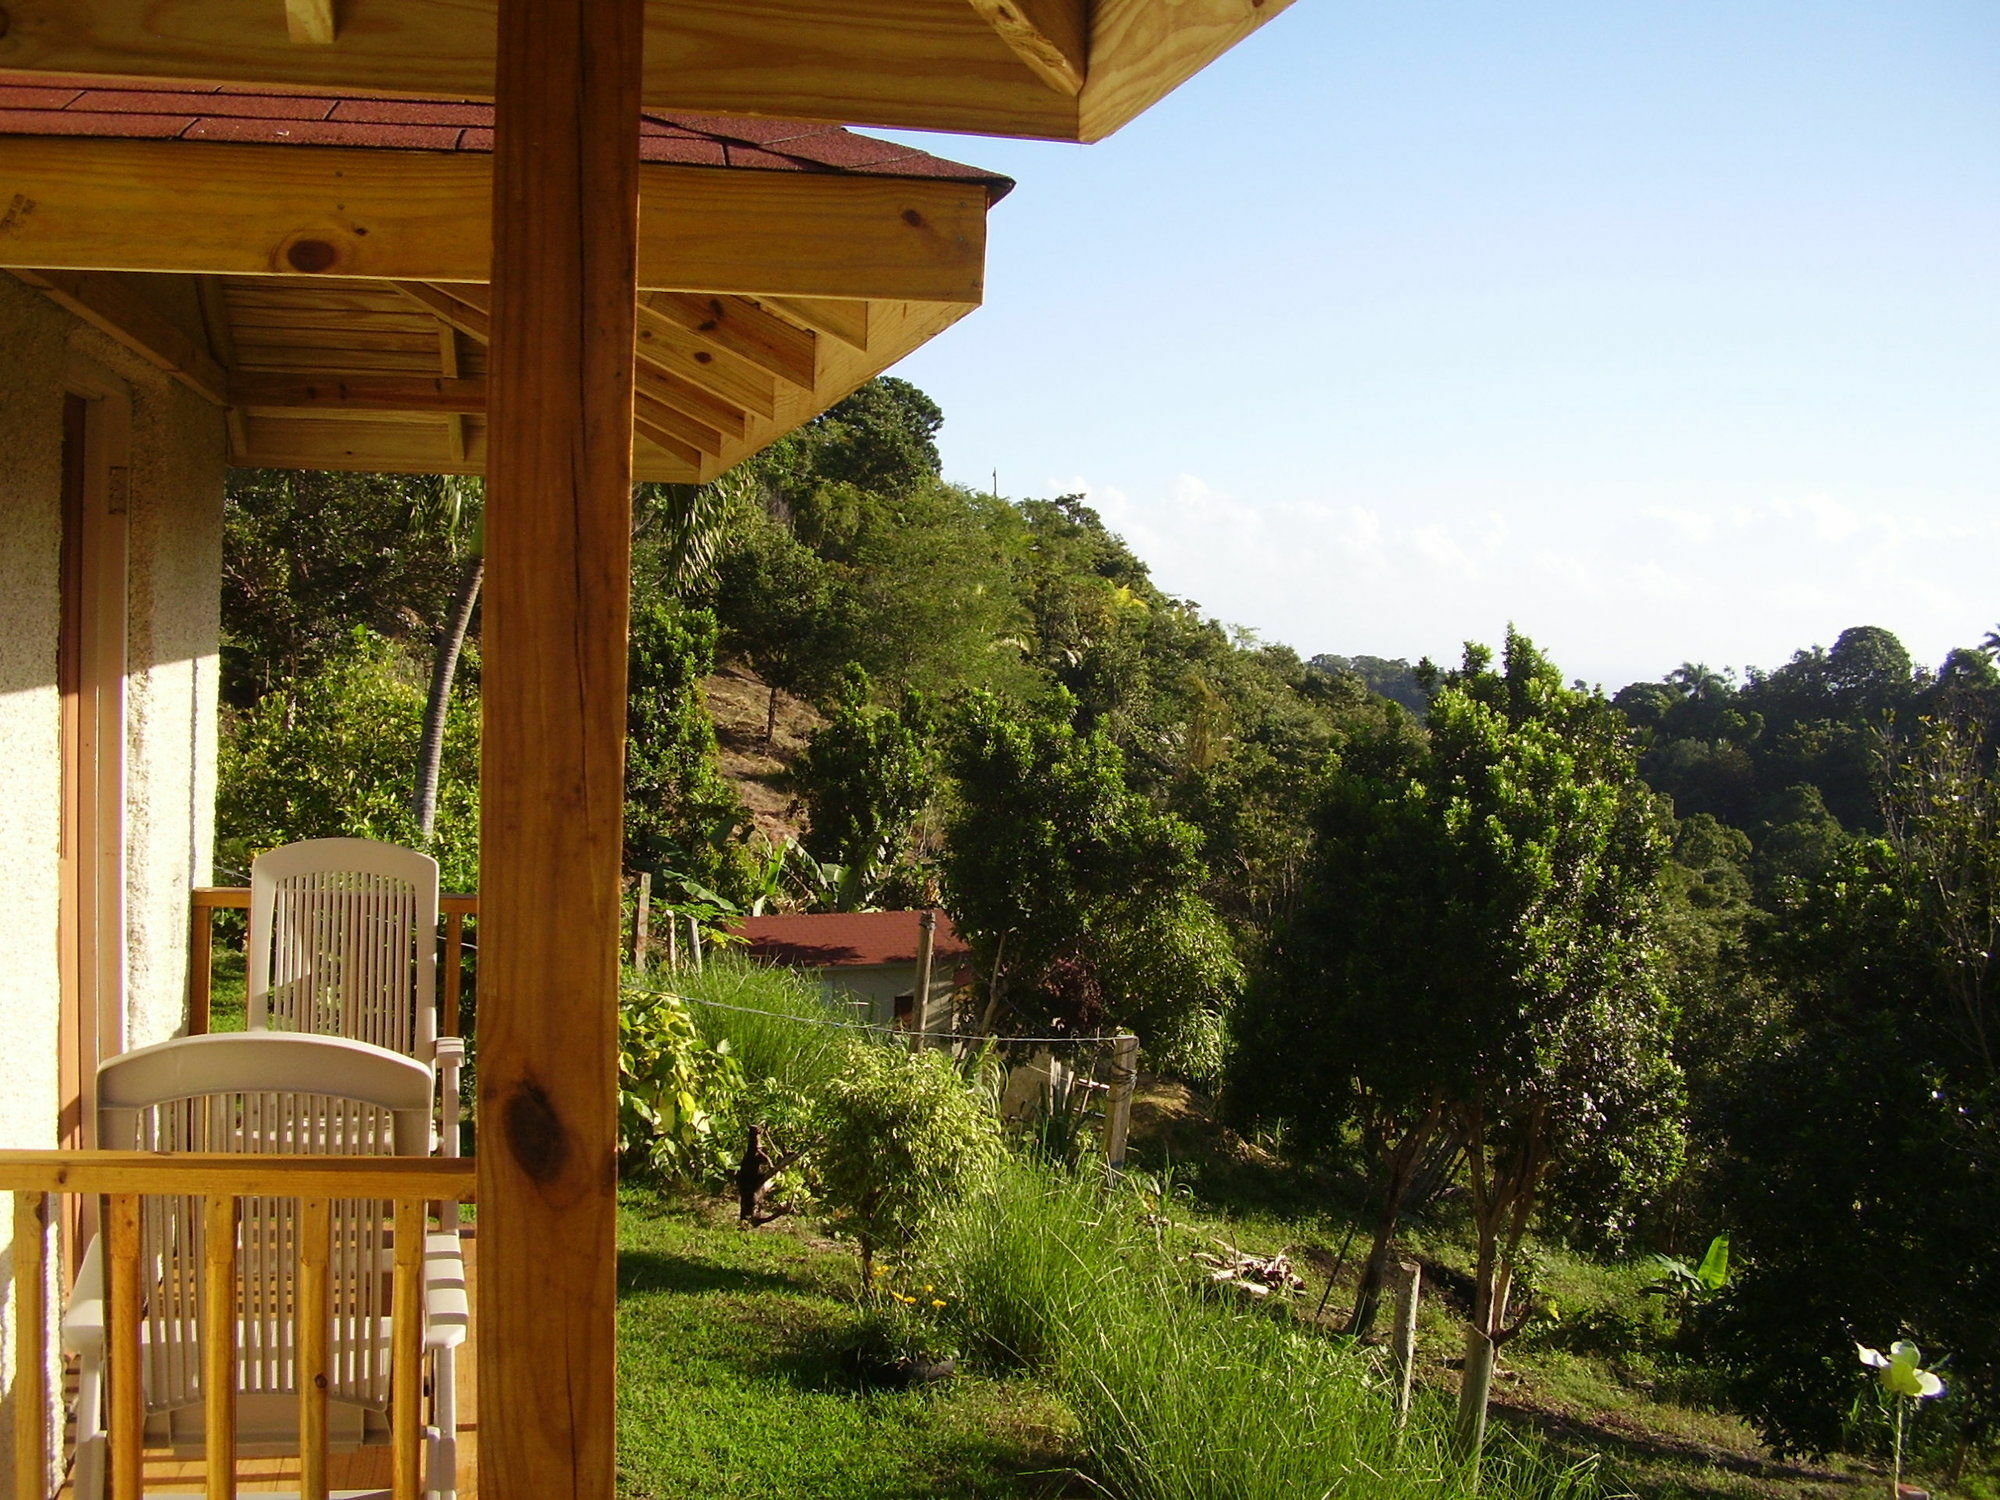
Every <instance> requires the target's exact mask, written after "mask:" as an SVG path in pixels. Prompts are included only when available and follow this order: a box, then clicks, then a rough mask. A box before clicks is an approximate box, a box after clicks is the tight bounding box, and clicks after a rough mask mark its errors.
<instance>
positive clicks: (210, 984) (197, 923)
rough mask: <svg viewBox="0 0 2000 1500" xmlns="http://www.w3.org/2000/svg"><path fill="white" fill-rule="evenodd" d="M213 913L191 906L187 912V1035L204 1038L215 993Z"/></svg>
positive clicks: (198, 906) (209, 910)
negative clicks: (211, 1001)
mask: <svg viewBox="0 0 2000 1500" xmlns="http://www.w3.org/2000/svg"><path fill="white" fill-rule="evenodd" d="M214 941H215V909H214V908H213V907H209V906H204V905H202V904H201V903H200V902H198V901H197V902H196V903H194V905H192V906H191V907H190V908H189V909H188V1035H189V1036H207V1035H208V1025H209V1008H210V1000H211V997H212V996H213V995H214V992H215V960H214V955H213V947H214Z"/></svg>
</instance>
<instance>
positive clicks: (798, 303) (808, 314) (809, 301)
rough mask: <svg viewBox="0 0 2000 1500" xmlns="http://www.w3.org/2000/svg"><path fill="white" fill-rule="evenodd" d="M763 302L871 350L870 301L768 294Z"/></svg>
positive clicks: (853, 345)
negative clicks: (869, 328) (869, 347)
mask: <svg viewBox="0 0 2000 1500" xmlns="http://www.w3.org/2000/svg"><path fill="white" fill-rule="evenodd" d="M764 305H765V306H767V307H770V308H774V309H776V310H777V311H778V312H781V313H783V314H784V315H785V316H786V317H788V318H791V319H793V320H795V321H797V322H800V323H803V324H805V326H806V327H808V328H811V329H814V330H816V331H817V332H820V333H824V334H826V335H828V336H829V337H831V338H836V339H839V340H840V341H841V342H842V343H843V344H846V345H848V346H849V347H850V348H854V349H859V350H861V351H862V352H863V353H866V352H867V350H868V304H867V303H866V302H855V301H847V300H843V299H840V298H835V297H767V298H765V299H764Z"/></svg>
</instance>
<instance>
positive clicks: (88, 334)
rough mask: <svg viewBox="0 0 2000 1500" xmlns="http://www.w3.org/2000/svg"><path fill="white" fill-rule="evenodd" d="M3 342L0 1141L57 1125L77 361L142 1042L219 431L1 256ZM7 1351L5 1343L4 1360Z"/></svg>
mask: <svg viewBox="0 0 2000 1500" xmlns="http://www.w3.org/2000/svg"><path fill="white" fill-rule="evenodd" d="M173 295H180V294H179V293H174V294H173ZM168 308H169V310H170V311H180V309H175V308H173V307H172V305H171V303H170V304H168ZM0 351H4V355H5V357H4V358H0V893H4V900H5V903H6V905H5V910H4V915H3V916H0V1039H4V1045H5V1061H4V1067H0V1146H6V1147H31V1148H32V1147H49V1146H53V1145H54V1144H55V1143H56V1108H57V1093H58V1064H57V1038H58V1026H59V990H58V975H57V959H56V920H57V900H58V885H57V882H58V863H57V858H58V849H57V840H58V837H59V829H60V810H61V809H60V804H61V753H60V751H61V745H60V729H61V726H60V705H59V702H58V699H57V693H56V678H55V668H56V637H57V630H58V623H59V607H58V598H57V581H58V580H57V573H58V563H59V559H60V554H61V545H62V520H61V458H62V399H63V391H64V382H65V377H66V371H67V369H68V368H69V365H70V361H71V360H72V358H73V357H77V356H81V357H83V358H85V359H87V360H89V361H92V362H94V363H95V365H97V366H98V367H99V368H101V369H102V370H103V371H104V372H105V373H106V374H107V375H109V376H111V377H113V378H115V379H117V380H119V381H122V382H123V383H124V384H125V385H126V386H127V387H128V388H129V390H130V393H131V402H132V446H131V453H130V464H129V479H128V485H129V500H128V507H129V509H128V515H129V521H128V525H129V539H128V556H129V571H130V585H131V586H130V595H129V621H130V625H129V633H128V643H127V682H126V724H127V733H126V799H125V800H126V808H125V820H126V944H127V959H128V965H127V979H126V1001H127V1005H126V1017H127V1020H126V1027H127V1035H128V1039H129V1042H130V1044H131V1045H134V1046H137V1045H142V1044H144V1043H147V1042H154V1041H159V1040H161V1039H163V1038H165V1037H167V1036H170V1035H172V1034H173V1033H174V1032H175V1031H176V1030H177V1029H178V1028H179V1026H180V1025H181V1021H182V1015H183V1008H184V1007H183V1000H184V994H185V982H186V967H187V921H188V918H187V911H188V890H189V888H190V887H191V886H193V885H195V884H198V883H205V882H206V880H207V876H208V852H209V842H210V837H211V829H212V826H213V805H214V793H215V739H216V650H217V641H218V635H219V622H218V609H219V602H220V582H221V548H222V543H221V537H222V483H223V470H224V463H225V446H224V436H223V423H222V415H221V413H220V412H219V411H218V410H217V409H216V408H215V407H213V406H211V405H209V404H208V403H207V402H205V401H203V400H201V399H200V398H199V397H197V396H195V395H194V394H193V393H192V392H189V391H188V390H186V389H185V388H184V387H182V386H181V385H179V384H178V383H177V382H175V381H173V380H171V379H169V378H168V377H167V376H165V375H164V374H163V373H162V372H160V371H159V370H157V369H155V368H154V367H153V366H151V365H149V364H146V363H145V362H143V361H141V360H139V359H137V358H136V357H134V356H133V355H131V354H129V353H128V352H127V351H126V350H124V349H123V348H121V347H120V346H118V345H117V344H115V343H114V342H112V341H111V340H110V339H108V338H106V337H104V336H103V335H102V334H100V333H98V332H97V331H96V330H95V329H92V328H89V327H87V326H86V325H84V324H83V323H82V322H80V321H79V320H77V319H75V318H73V317H71V316H70V315H69V314H68V313H66V312H63V311H62V310H60V309H58V308H56V307H55V306H53V305H52V304H51V303H49V302H48V301H47V300H45V299H44V298H42V297H41V296H40V295H39V294H38V293H35V292H33V291H30V290H29V289H28V288H26V287H24V286H22V285H21V284H20V283H19V282H17V281H15V280H14V279H13V278H12V277H10V276H7V275H5V274H3V273H0ZM11 1234H12V1220H11V1215H10V1216H8V1217H7V1218H6V1219H5V1220H4V1221H0V1246H4V1247H5V1251H4V1253H3V1254H0V1350H11V1348H12V1346H13V1326H12V1325H13V1322H14V1317H15V1307H14V1305H13V1298H12V1293H11V1286H12V1280H11V1278H12V1274H13V1246H12V1242H11ZM9 1358H10V1356H9V1355H8V1354H6V1353H0V1362H4V1361H6V1360H8V1359H9ZM12 1374H13V1372H12V1370H11V1368H10V1367H9V1366H8V1365H7V1364H5V1363H0V1378H3V1379H4V1382H5V1390H6V1399H4V1400H0V1474H4V1473H11V1472H12V1468H11V1465H12V1451H11V1450H12V1443H13V1432H14V1427H13V1419H12V1399H11V1397H12V1387H13V1379H12Z"/></svg>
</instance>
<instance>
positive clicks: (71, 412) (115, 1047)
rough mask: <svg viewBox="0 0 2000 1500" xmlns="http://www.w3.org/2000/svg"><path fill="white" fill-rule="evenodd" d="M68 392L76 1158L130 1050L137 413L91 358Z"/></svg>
mask: <svg viewBox="0 0 2000 1500" xmlns="http://www.w3.org/2000/svg"><path fill="white" fill-rule="evenodd" d="M62 389H63V407H62V443H63V457H62V467H61V474H62V478H61V486H60V499H59V504H60V508H61V522H62V559H61V569H60V575H59V576H60V578H61V587H60V601H59V605H58V626H57V653H56V654H57V668H56V682H57V691H58V697H59V700H60V704H61V709H60V712H61V716H62V717H61V722H62V730H61V746H62V749H61V756H62V771H61V774H62V798H61V834H60V839H61V842H60V851H61V852H60V869H61V893H60V900H59V902H58V911H59V916H58V921H57V968H58V973H59V975H60V991H61V996H62V1000H61V1019H60V1022H59V1026H58V1031H59V1040H58V1047H59V1049H60V1069H59V1078H60V1088H61V1093H60V1097H59V1100H58V1110H59V1115H58V1120H57V1134H58V1137H59V1139H60V1141H61V1144H62V1145H64V1146H66V1147H74V1148H88V1147H92V1146H95V1145H96V1144H97V1119H96V1115H97V1110H96V1099H95V1088H94V1084H95V1078H96V1071H97V1063H98V1062H99V1061H100V1060H102V1059H103V1058H105V1057H109V1056H112V1055H114V1054H115V1053H118V1052H120V1051H122V1050H124V1045H125V673H126V667H127V661H126V655H127V631H128V621H129V602H128V601H129V587H130V585H129V569H128V557H127V532H126V502H127V482H126V478H127V474H128V472H129V460H130V452H131V430H132V400H131V393H130V391H129V390H128V389H127V387H126V386H125V384H124V383H123V382H122V381H120V380H118V379H117V378H116V377H114V376H113V375H112V374H111V373H110V372H109V371H107V370H105V369H104V368H103V367H102V366H100V365H98V364H97V363H96V362H95V361H92V360H90V359H87V358H85V357H83V356H80V355H72V357H71V359H70V361H69V363H68V366H67V367H66V368H65V370H64V373H63V382H62ZM71 1243H72V1244H74V1243H75V1240H74V1239H72V1241H71Z"/></svg>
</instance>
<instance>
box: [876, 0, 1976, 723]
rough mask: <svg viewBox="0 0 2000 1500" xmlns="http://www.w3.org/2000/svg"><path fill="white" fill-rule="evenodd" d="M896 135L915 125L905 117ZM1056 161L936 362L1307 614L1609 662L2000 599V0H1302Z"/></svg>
mask: <svg viewBox="0 0 2000 1500" xmlns="http://www.w3.org/2000/svg"><path fill="white" fill-rule="evenodd" d="M877 133H881V132H877ZM902 138H904V139H909V140H912V141H915V142H918V143H920V144H922V145H923V146H925V148H926V149H929V150H933V151H938V152H940V153H941V154H944V155H948V156H955V157H957V158H959V159H960V160H964V161H971V162H976V163H978V164H979V165H981V166H986V167H991V168H994V169H997V170H1000V171H1004V172H1006V173H1008V174H1009V175H1011V176H1014V177H1016V178H1017V179H1018V180H1019V183H1020V186H1019V187H1018V188H1017V189H1016V190H1015V192H1014V193H1013V195H1012V196H1011V197H1009V198H1008V199H1007V200H1006V201H1005V202H1003V203H1002V204H1000V205H999V207H998V208H996V209H995V210H994V212H993V215H992V218H991V236H992V239H991V246H990V250H989V263H988V281H987V305H986V306H985V307H984V308H982V309H981V310H980V311H979V312H977V313H976V314H974V315H973V316H972V317H970V318H968V319H967V320H965V322H963V323H961V324H960V325H959V326H958V327H957V328H955V329H953V330H951V331H949V332H948V333H946V334H945V335H944V336H943V337H941V338H940V339H938V340H937V341H935V342H934V343H933V344H932V345H931V346H930V347H928V348H927V349H925V350H922V351H920V352H919V353H918V354H917V355H915V356H913V357H912V358H911V359H909V360H907V361H905V363H904V364H903V365H902V366H901V367H899V369H898V372H897V373H899V374H901V375H903V376H905V377H906V378H908V379H910V380H913V381H915V382H916V383H917V384H919V385H920V386H922V387H923V388H924V389H926V390H927V391H929V392H930V393H931V394H932V395H933V396H934V397H935V398H936V399H937V400H938V401H939V403H940V404H941V405H942V406H943V407H944V410H945V414H946V419H947V420H946V426H945V430H944V433H943V449H944V455H945V467H946V472H947V474H948V475H949V476H950V477H952V478H954V479H957V480H960V481H963V482H966V483H972V484H977V485H980V486H982V487H984V486H985V485H987V484H988V483H990V482H991V479H992V475H993V471H994V470H996V469H997V470H998V471H999V487H1000V490H1001V492H1002V493H1004V494H1008V495H1013V496H1017V497H1018V496H1024V495H1044V494H1057V493H1062V492H1064V491H1070V490H1082V491H1086V492H1087V493H1088V494H1089V495H1090V496H1091V499H1092V502H1093V503H1094V504H1095V505H1097V507H1098V508H1099V510H1100V511H1101V512H1102V513H1103V514H1104V515H1105V517H1106V519H1107V521H1109V522H1110V523H1111V524H1112V525H1113V526H1114V527H1115V528H1116V529H1118V530H1119V531H1121V532H1122V533H1123V534H1124V535H1125V536H1126V538H1127V540H1128V541H1130V542H1131V543H1132V544H1133V546H1134V547H1135V548H1136V550H1137V551H1138V552H1139V554H1140V555H1141V556H1142V557H1144V558H1145V559H1146V560H1147V562H1148V563H1149V564H1151V566H1152V568H1153V571H1154V576H1155V578H1156V579H1157V581H1158V582H1159V583H1160V584H1161V586H1162V587H1164V588H1166V589H1168V590H1170V591H1172V592H1174V593H1178V594H1182V595H1184V596H1187V597H1190V598H1193V599H1195V600H1198V601H1199V602H1200V603H1201V605H1202V606H1203V607H1204V609H1205V610H1206V611H1207V612H1209V613H1211V614H1213V615H1216V616H1219V617H1220V618H1222V619H1225V620H1227V621H1230V622H1232V623H1235V624H1240V625H1244V626H1248V627H1251V628H1252V629H1254V630H1256V631H1257V632H1258V633H1260V634H1261V635H1264V636H1266V637H1268V638H1271V639H1276V640H1282V641H1285V642H1288V643H1289V644H1291V645H1293V646H1295V647H1297V648H1298V649H1299V650H1300V651H1302V652H1303V653H1305V654H1307V655H1312V654H1313V653H1315V652H1319V651H1334V652H1341V653H1345V654H1356V653H1362V652H1367V653H1372V654H1376V655H1382V656H1408V657H1411V658H1413V659H1414V658H1415V657H1416V656H1418V655H1420V654H1423V653H1429V654H1432V655H1434V656H1441V657H1455V656H1456V654H1457V650H1458V645H1459V643H1460V642H1461V641H1463V640H1464V639H1466V638H1468V637H1472V638H1477V639H1482V640H1489V641H1490V640H1497V638H1498V637H1499V635H1500V633H1501V631H1502V630H1503V629H1504V627H1505V626H1506V624H1507V622H1508V621H1509V620H1512V621H1514V622H1516V623H1517V624H1519V625H1520V626H1521V628H1523V629H1524V630H1526V631H1527V632H1528V633H1529V634H1530V635H1532V636H1534V637H1535V638H1536V639H1537V641H1538V642H1539V643H1540V644H1542V645H1543V646H1544V647H1545V648H1547V649H1548V650H1549V651H1550V652H1551V653H1552V654H1553V655H1554V657H1555V659H1556V660H1557V661H1558V662H1559V663H1560V664H1561V665H1562V666H1563V668H1564V669H1565V670H1566V671H1567V672H1569V673H1570V674H1571V675H1574V676H1581V677H1584V678H1587V679H1589V680H1592V681H1598V682H1602V683H1604V684H1606V685H1607V686H1610V687H1614V688H1615V687H1616V686H1618V685H1619V684H1621V683H1624V682H1626V681H1630V680H1633V679H1636V678H1641V677H1656V676H1658V675H1660V674H1661V673H1663V672H1665V671H1666V670H1668V669H1669V668H1671V667H1673V666H1675V665H1676V664H1678V663H1679V662H1681V661H1682V660H1699V661H1706V662H1708V663H1709V664H1710V665H1713V666H1718V667H1719V666H1723V665H1730V666H1735V667H1738V668H1741V667H1743V666H1746V665H1752V664H1755V665H1760V666H1767V667H1768V666H1775V665H1777V664H1779V663H1780V662H1782V661H1783V660H1785V659H1786V657H1787V656H1789V654H1790V653H1791V652H1792V651H1793V650H1794V649H1796V648H1798V647H1800V646H1804V645H1809V644H1812V643H1815V642H1819V643H1825V644H1831V642H1832V641H1833V639H1834V637H1835V636H1836V635H1837V634H1838V633H1839V632H1840V631H1841V630H1842V629H1843V628H1845V627H1846V626H1849V625H1855V624H1876V625H1883V626H1887V627H1888V628H1889V629H1891V630H1893V631H1895V632H1897V633H1898V634H1899V635H1900V636H1902V638H1903V640H1904V642H1905V643H1906V644H1907V645H1908V646H1909V647H1910V648H1911V651H1912V652H1913V654H1915V655H1916V656H1918V657H1919V658H1920V659H1922V660H1929V661H1932V662H1935V661H1936V660H1937V659H1940V658H1942V656H1943V654H1944V652H1945V651H1946V650H1947V649H1948V648H1949V647H1950V646H1952V645H1957V644H1968V643H1976V642H1977V641H1978V640H1979V639H1980V638H1981V637H1982V636H1983V635H1984V633H1985V632H1986V631H1987V630H1989V629H1991V628H1992V627H1993V626H1994V624H1995V623H1996V621H2000V587H1996V578H2000V567H1996V562H2000V503H1996V502H2000V4H1995V3H1993V0H1964V3H1943V0H1880V3H1869V4H1862V3H1845V4H1843V3H1839V0H1816V3H1810V4H1808V3H1776V0H1766V3H1759V0H1679V3H1666V0H1654V3H1639V0H1591V3H1586V0H1569V3H1564V4H1552V3H1551V4H1542V3H1533V0H1508V3H1504V4H1502V3H1499V0H1491V3H1474V0H1457V3H1441V0H1394V3H1390V0H1374V3H1359V0H1297V3H1295V4H1294V5H1293V6H1292V8H1291V9H1290V10H1288V11H1286V12H1285V13H1284V14H1282V15H1280V16H1279V17H1277V18H1276V19H1275V20H1274V21H1272V22H1271V23H1270V24H1269V25H1268V26H1266V27H1265V28H1264V30H1263V31H1261V32H1260V33H1258V34H1257V35H1256V36H1253V37H1252V38H1251V39H1250V40H1249V41H1247V42H1246V43H1244V44H1243V45H1242V46H1240V47H1239V48H1237V49H1236V50H1235V51H1234V52H1233V53H1231V54H1230V55H1229V56H1227V57H1225V58H1224V59H1222V60H1221V61H1220V62H1219V63H1217V64H1216V65H1214V66H1213V67H1211V68H1210V69H1209V70H1208V71H1207V72H1206V73H1204V74H1203V75H1201V76H1200V77H1198V78H1196V79H1195V80H1194V81H1192V82H1191V83H1190V84H1188V85H1186V86H1184V87H1183V88H1182V89H1181V90H1180V91H1179V92H1178V93H1176V94H1175V95H1173V96H1172V97H1170V98H1169V99H1167V100H1166V101H1164V102H1163V103H1162V104H1160V105H1158V106H1156V107H1155V108H1154V110H1153V111H1152V112H1151V113H1149V114H1147V115H1145V116H1142V117H1141V118H1140V119H1139V120H1138V121H1136V122H1134V123H1133V124H1131V125H1129V126H1127V127H1126V128H1125V130H1123V131H1122V132H1120V133H1119V134H1118V135H1116V136H1114V137H1112V138H1111V139H1110V140H1109V141H1105V142H1101V143H1099V144H1098V145H1095V146H1090V147H1075V146H1060V145H1051V144H1041V143H1032V142H1010V141H995V140H983V139H971V138H955V137H938V136H923V137H919V136H905V137H902Z"/></svg>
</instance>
